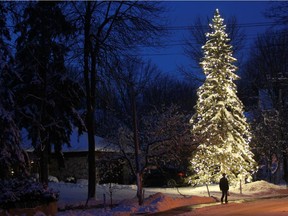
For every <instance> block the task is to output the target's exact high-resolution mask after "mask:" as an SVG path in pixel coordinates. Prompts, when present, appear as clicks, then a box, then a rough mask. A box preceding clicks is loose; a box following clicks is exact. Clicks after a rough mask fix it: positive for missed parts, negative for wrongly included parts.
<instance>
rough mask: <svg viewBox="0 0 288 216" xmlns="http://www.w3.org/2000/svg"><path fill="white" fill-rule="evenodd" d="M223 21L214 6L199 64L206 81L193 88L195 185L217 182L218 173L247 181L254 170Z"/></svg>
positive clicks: (230, 178) (230, 49)
mask: <svg viewBox="0 0 288 216" xmlns="http://www.w3.org/2000/svg"><path fill="white" fill-rule="evenodd" d="M223 21H224V20H223V19H222V18H221V16H220V14H219V11H218V9H217V10H216V12H215V14H214V18H213V19H212V24H210V28H211V32H210V33H207V34H206V37H207V41H206V44H205V45H204V46H203V47H202V49H203V51H204V57H203V59H202V61H201V62H200V64H201V67H202V69H203V72H204V74H205V76H206V80H205V82H204V84H203V85H202V86H201V87H199V89H198V91H197V96H198V101H197V104H196V106H195V109H196V113H195V115H194V116H193V117H192V118H191V120H190V123H191V125H192V133H193V135H194V136H195V137H196V138H197V139H198V142H199V146H198V147H197V149H196V151H195V153H194V155H193V157H192V160H191V168H192V170H193V171H194V174H195V175H194V176H192V177H191V179H190V180H191V182H193V183H196V184H203V183H205V184H209V183H211V182H218V181H219V179H220V177H221V175H222V173H226V174H227V176H228V178H229V180H230V182H235V181H238V180H244V179H245V180H251V176H252V174H253V172H254V171H255V169H256V163H255V161H254V159H253V153H252V152H251V150H250V147H249V142H250V140H251V133H250V132H249V124H248V123H247V121H246V118H245V116H244V111H243V110H244V109H243V104H242V102H241V101H240V100H239V98H238V97H237V95H236V93H237V89H236V85H235V83H234V80H237V79H238V78H239V77H238V76H237V75H236V74H235V71H236V70H237V67H236V66H235V65H233V63H234V62H235V61H236V59H235V58H234V57H233V56H232V46H231V45H230V44H229V41H230V39H229V38H228V35H227V34H226V33H225V29H226V26H225V25H224V24H223Z"/></svg>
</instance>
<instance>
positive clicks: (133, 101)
mask: <svg viewBox="0 0 288 216" xmlns="http://www.w3.org/2000/svg"><path fill="white" fill-rule="evenodd" d="M131 105H132V106H131V107H132V118H133V139H134V149H135V164H136V178H137V198H138V204H139V205H142V203H143V188H142V174H141V167H140V156H139V151H140V145H139V136H138V119H137V107H136V98H135V91H134V86H132V87H131Z"/></svg>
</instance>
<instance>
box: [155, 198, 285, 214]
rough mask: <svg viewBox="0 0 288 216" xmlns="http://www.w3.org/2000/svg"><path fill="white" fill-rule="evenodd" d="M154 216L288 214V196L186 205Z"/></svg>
mask: <svg viewBox="0 0 288 216" xmlns="http://www.w3.org/2000/svg"><path fill="white" fill-rule="evenodd" d="M151 215H154V216H156V215H157V216H160V215H165V216H170V215H171V216H172V215H179V216H205V215H211V216H212V215H213V216H217V215H219V216H220V215H221V216H284V215H285V216H287V215H288V197H284V198H270V199H260V200H254V201H248V202H237V201H236V202H234V201H232V202H230V203H229V204H220V203H214V204H207V205H195V206H186V207H181V208H177V209H172V210H170V211H167V212H159V213H154V214H151Z"/></svg>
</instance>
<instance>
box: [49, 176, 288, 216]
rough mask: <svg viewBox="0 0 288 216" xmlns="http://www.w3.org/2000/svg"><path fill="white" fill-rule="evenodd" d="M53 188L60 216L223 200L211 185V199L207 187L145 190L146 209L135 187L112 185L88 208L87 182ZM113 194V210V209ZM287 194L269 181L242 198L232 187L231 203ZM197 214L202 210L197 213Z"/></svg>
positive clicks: (246, 188)
mask: <svg viewBox="0 0 288 216" xmlns="http://www.w3.org/2000/svg"><path fill="white" fill-rule="evenodd" d="M49 187H51V188H53V189H55V190H58V191H59V192H60V199H59V201H58V207H59V212H58V214H57V216H65V215H69V216H78V215H81V216H90V215H97V216H110V215H111V216H112V215H113V216H114V215H115V216H126V215H127V216H128V215H133V214H140V213H153V212H161V211H166V210H169V209H173V208H176V207H180V206H188V205H195V204H199V203H216V202H217V200H218V201H219V198H220V196H221V193H220V191H219V186H218V185H209V192H210V195H211V197H209V196H208V192H207V188H206V186H199V187H183V188H182V187H180V188H145V193H144V195H145V199H144V203H143V205H142V206H139V205H138V203H137V199H136V186H135V185H112V187H110V188H109V185H97V188H96V200H94V201H91V200H90V201H89V202H88V203H87V206H85V204H86V196H87V181H85V180H83V181H82V182H80V183H78V184H71V183H62V182H60V183H50V184H49ZM111 193H112V204H113V207H112V208H110V204H111V199H110V198H111V197H110V194H111ZM104 194H105V195H104ZM285 194H288V190H287V189H286V186H278V185H274V184H271V183H268V182H265V181H257V182H252V183H248V184H245V185H243V186H242V194H240V187H239V186H235V187H230V196H229V201H233V200H244V199H245V200H249V199H255V198H257V199H258V198H263V197H277V196H281V195H285ZM104 197H105V199H104ZM233 205H237V203H233V204H229V206H232V207H233ZM250 205H251V204H250ZM230 208H231V207H230ZM204 209H206V208H204ZM232 209H233V208H232ZM220 210H221V209H220ZM234 210H235V207H234ZM197 211H200V210H198V209H197ZM197 211H196V212H197ZM201 211H203V210H201ZM194 213H195V212H194ZM286 213H287V212H286ZM184 215H185V214H184ZM186 215H192V214H186ZM199 215H201V214H199ZM202 215H209V214H207V212H206V214H205V212H204V213H203V212H202ZM214 215H215V212H214ZM231 215H232V214H231Z"/></svg>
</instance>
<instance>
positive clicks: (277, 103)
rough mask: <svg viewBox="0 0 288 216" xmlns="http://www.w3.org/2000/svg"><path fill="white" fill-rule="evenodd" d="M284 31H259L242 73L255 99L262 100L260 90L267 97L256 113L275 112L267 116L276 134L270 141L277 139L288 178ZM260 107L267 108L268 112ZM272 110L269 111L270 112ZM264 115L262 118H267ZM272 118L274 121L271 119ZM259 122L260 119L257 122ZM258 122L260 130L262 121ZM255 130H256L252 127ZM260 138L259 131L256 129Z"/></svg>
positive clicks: (287, 80)
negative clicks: (252, 88)
mask: <svg viewBox="0 0 288 216" xmlns="http://www.w3.org/2000/svg"><path fill="white" fill-rule="evenodd" d="M287 48H288V34H287V30H279V31H267V32H266V33H264V34H263V35H260V36H259V37H258V38H257V40H256V42H255V47H253V49H251V53H250V56H251V57H250V59H249V61H248V62H247V67H246V69H249V70H246V71H245V73H246V74H249V76H250V77H253V80H252V83H251V84H252V85H253V86H255V87H256V89H257V90H258V92H259V93H258V94H259V101H260V102H262V103H261V104H263V96H262V94H260V92H266V93H267V94H266V98H269V100H268V102H267V101H266V102H264V105H265V107H266V108H264V107H263V106H262V107H260V112H262V113H261V114H260V116H261V115H262V116H264V115H266V116H267V115H268V114H269V115H270V114H271V113H277V115H275V116H273V117H271V116H270V119H273V122H274V123H273V124H274V125H275V127H272V129H271V130H272V131H273V134H277V139H276V140H274V141H273V142H274V143H277V144H278V145H277V148H279V149H280V150H279V152H280V154H281V155H280V156H281V157H280V156H279V158H281V159H282V163H283V166H284V179H285V181H286V183H287V182H288V167H287V160H288V159H287V158H288V156H287V146H288V143H287V141H286V140H287V138H286V137H287V132H286V131H287V121H286V117H285V116H287V113H288V110H287V104H288V72H287V71H288V70H287V69H288V68H287V66H288V65H287V62H286V59H287V57H288V49H287ZM263 109H269V110H270V112H268V114H267V111H266V110H263ZM271 111H273V112H271ZM268 118H269V116H268V117H266V119H268ZM275 121H276V122H275ZM260 123H261V122H260ZM260 123H259V125H262V128H263V130H264V129H265V127H266V126H265V124H260ZM274 130H275V131H274ZM256 132H257V131H256ZM257 134H258V137H256V138H257V139H260V137H259V136H262V135H259V132H257ZM265 147H266V148H267V149H269V148H271V144H268V145H266V146H265Z"/></svg>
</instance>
